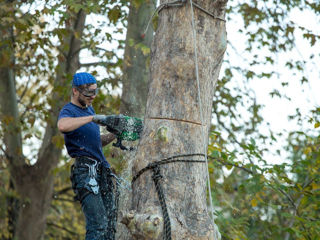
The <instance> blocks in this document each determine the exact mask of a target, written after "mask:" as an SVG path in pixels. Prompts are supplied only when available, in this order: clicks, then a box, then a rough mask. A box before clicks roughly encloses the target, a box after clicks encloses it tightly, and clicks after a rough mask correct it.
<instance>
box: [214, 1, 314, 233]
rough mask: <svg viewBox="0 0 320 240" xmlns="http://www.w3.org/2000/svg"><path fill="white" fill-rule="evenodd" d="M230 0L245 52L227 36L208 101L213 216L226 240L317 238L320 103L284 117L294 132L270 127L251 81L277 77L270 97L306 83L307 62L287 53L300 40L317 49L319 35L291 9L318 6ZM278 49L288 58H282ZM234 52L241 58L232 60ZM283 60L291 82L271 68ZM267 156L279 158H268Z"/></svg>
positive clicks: (230, 13) (309, 9)
mask: <svg viewBox="0 0 320 240" xmlns="http://www.w3.org/2000/svg"><path fill="white" fill-rule="evenodd" d="M229 2H230V5H229V8H228V14H227V18H228V20H229V21H237V22H238V25H239V27H238V31H239V33H240V35H239V36H242V37H243V38H244V39H245V40H244V41H243V42H244V52H241V49H240V48H239V47H238V45H233V42H232V40H229V48H228V51H227V56H226V59H225V65H224V67H225V68H224V74H223V75H222V79H221V80H220V81H219V82H218V83H217V87H216V91H215V98H214V101H213V126H212V131H211V136H210V144H209V148H208V155H209V160H210V162H209V167H210V168H209V170H210V174H211V183H212V185H213V187H212V188H213V189H214V192H213V195H214V196H213V199H214V201H215V202H214V205H215V206H216V214H217V219H216V222H217V224H218V226H219V228H220V231H221V234H222V236H223V239H317V238H318V236H319V231H320V228H319V221H320V219H319V217H318V213H319V209H320V205H319V190H318V189H319V181H318V179H319V175H318V174H319V166H320V165H319V163H320V162H319V134H318V132H317V128H318V127H319V113H320V112H319V108H317V107H315V110H313V111H312V112H311V113H310V114H309V117H303V115H302V113H301V110H303V109H297V110H296V113H295V114H293V115H292V116H288V121H289V120H291V121H295V122H296V125H297V130H294V131H292V132H287V133H286V132H285V130H284V131H282V132H279V133H274V132H272V131H271V130H270V129H268V123H266V122H265V119H264V118H263V117H262V114H261V112H262V109H263V107H264V106H263V105H261V104H260V103H259V101H258V100H257V96H256V94H255V92H253V90H252V89H250V84H251V83H252V82H257V81H260V82H261V83H262V79H263V81H268V79H270V80H273V79H278V80H279V85H277V86H275V87H274V89H272V90H271V91H270V96H271V97H278V98H281V99H286V100H288V102H290V97H288V96H286V95H285V94H284V92H285V88H287V87H288V86H289V85H294V84H295V83H294V81H296V82H300V84H301V85H303V84H305V83H306V82H308V81H309V78H308V72H307V69H308V68H307V63H308V62H307V61H306V60H301V59H299V60H296V59H294V58H292V57H290V54H291V53H292V52H293V51H294V50H295V49H297V48H298V46H297V39H299V38H300V39H305V40H307V41H309V44H310V47H314V46H315V42H317V41H319V35H318V33H317V31H315V29H307V28H306V27H304V26H302V25H299V23H297V22H295V21H294V20H293V19H294V18H292V15H293V14H297V13H299V11H306V12H308V13H310V14H311V13H315V14H316V16H315V17H316V20H318V19H317V17H319V7H320V5H319V4H318V3H311V2H310V1H271V0H270V1H249V2H248V1H246V2H244V1H229ZM239 15H240V16H239ZM240 52H241V53H240ZM280 54H281V56H285V58H284V59H283V60H281V61H280V60H279V58H278V56H279V55H280ZM291 55H293V54H291ZM234 56H237V59H242V60H243V61H241V62H236V61H233V58H232V57H234ZM287 56H289V57H287ZM304 56H305V55H304ZM307 57H308V58H309V60H310V61H314V59H315V58H319V56H317V55H315V54H314V53H311V54H310V55H309V56H307ZM281 64H282V66H281V67H282V68H287V69H288V70H289V71H290V72H292V76H293V77H292V78H291V79H290V80H287V79H283V78H281V77H279V76H280V73H279V72H277V69H280V68H281V67H275V66H276V65H281ZM262 84H263V83H262ZM278 86H280V87H278ZM310 115H311V116H312V117H310ZM266 128H267V129H266ZM284 136H287V137H286V138H285V141H286V144H285V148H282V146H280V144H281V139H284ZM272 154H274V156H273V155H272ZM286 155H287V156H286ZM270 156H272V158H277V159H280V161H281V162H279V163H276V164H271V163H270V162H269V161H268V159H269V158H270Z"/></svg>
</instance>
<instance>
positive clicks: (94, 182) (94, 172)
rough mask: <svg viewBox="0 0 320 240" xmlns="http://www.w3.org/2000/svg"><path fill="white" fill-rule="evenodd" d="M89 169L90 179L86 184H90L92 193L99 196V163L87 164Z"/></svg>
mask: <svg viewBox="0 0 320 240" xmlns="http://www.w3.org/2000/svg"><path fill="white" fill-rule="evenodd" d="M85 165H86V166H87V167H88V169H89V174H88V178H89V179H87V181H86V184H88V186H89V188H91V190H92V192H93V193H94V194H98V193H99V186H98V182H97V180H96V178H97V169H96V166H97V161H95V162H94V164H91V165H90V164H87V163H86V164H85Z"/></svg>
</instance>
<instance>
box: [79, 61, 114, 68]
mask: <svg viewBox="0 0 320 240" xmlns="http://www.w3.org/2000/svg"><path fill="white" fill-rule="evenodd" d="M91 66H104V67H116V66H118V64H117V63H111V62H91V63H80V67H91Z"/></svg>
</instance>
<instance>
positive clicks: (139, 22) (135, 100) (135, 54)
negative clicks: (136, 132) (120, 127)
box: [116, 0, 156, 240]
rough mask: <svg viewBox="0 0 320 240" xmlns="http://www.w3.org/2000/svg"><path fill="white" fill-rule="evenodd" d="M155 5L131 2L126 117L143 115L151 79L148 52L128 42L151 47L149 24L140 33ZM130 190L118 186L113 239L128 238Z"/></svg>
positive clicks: (127, 171) (125, 174)
mask: <svg viewBox="0 0 320 240" xmlns="http://www.w3.org/2000/svg"><path fill="white" fill-rule="evenodd" d="M155 8H156V1H155V0H147V1H146V2H145V3H142V4H140V5H138V6H137V5H135V4H132V2H131V5H130V9H129V16H128V26H127V35H126V48H125V53H124V64H123V78H122V82H123V87H122V96H121V105H120V112H121V113H122V114H125V115H129V116H136V117H143V116H144V113H145V106H146V102H147V87H148V81H149V78H150V74H149V73H150V70H149V60H150V59H149V58H150V54H147V55H146V54H143V52H142V50H141V49H140V48H136V47H135V46H131V45H130V41H133V42H134V43H135V44H139V43H142V44H144V45H145V46H146V47H149V48H150V47H151V42H152V38H153V29H152V27H151V26H150V27H149V29H148V31H147V32H146V33H145V35H144V36H143V38H142V36H141V34H142V33H143V31H144V30H145V28H146V26H147V24H148V21H149V20H150V18H151V17H152V14H153V12H154V10H155ZM121 154H125V156H124V159H126V166H125V167H124V168H123V169H124V170H123V171H122V172H121V173H120V176H121V177H122V178H123V179H125V180H127V181H128V182H129V181H130V180H131V179H132V162H133V159H134V153H133V152H129V153H128V152H126V153H123V152H122V153H121ZM131 197H132V196H131V190H130V189H121V192H120V198H119V211H118V213H119V216H118V224H117V235H116V239H123V240H128V239H130V233H129V231H128V229H127V228H126V226H125V225H123V224H122V223H121V220H122V217H123V216H124V215H126V214H127V212H128V209H130V205H131Z"/></svg>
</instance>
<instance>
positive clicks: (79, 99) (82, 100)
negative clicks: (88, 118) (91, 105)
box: [78, 96, 87, 107]
mask: <svg viewBox="0 0 320 240" xmlns="http://www.w3.org/2000/svg"><path fill="white" fill-rule="evenodd" d="M78 102H79V103H80V105H81V106H82V107H87V104H86V102H85V100H84V99H83V98H81V97H80V96H79V97H78Z"/></svg>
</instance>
